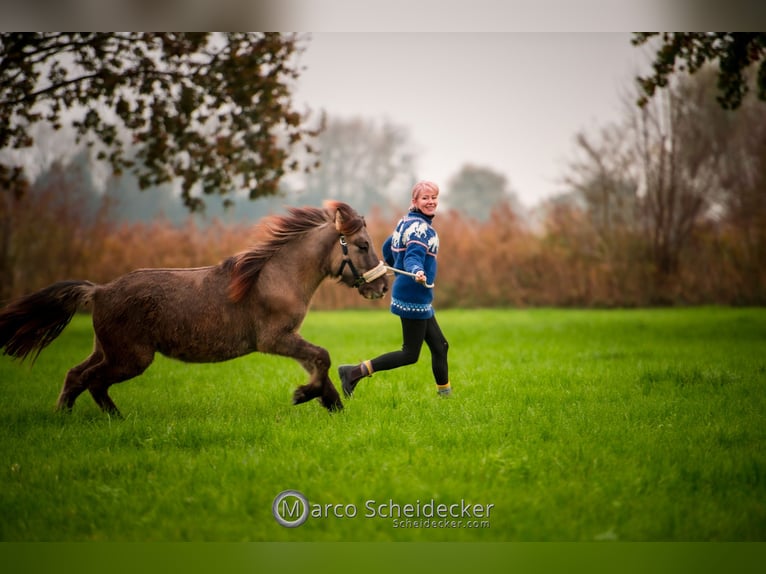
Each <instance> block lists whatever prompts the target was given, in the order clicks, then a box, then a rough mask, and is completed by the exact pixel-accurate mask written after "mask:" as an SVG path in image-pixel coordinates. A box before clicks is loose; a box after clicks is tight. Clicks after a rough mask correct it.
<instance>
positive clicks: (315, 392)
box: [0, 201, 388, 415]
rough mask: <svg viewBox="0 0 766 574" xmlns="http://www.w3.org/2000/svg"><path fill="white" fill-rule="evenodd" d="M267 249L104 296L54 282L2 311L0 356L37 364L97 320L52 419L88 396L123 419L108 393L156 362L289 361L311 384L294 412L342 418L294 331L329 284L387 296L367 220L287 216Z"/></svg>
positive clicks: (135, 280) (118, 283) (326, 364)
mask: <svg viewBox="0 0 766 574" xmlns="http://www.w3.org/2000/svg"><path fill="white" fill-rule="evenodd" d="M261 225H262V228H263V230H264V233H265V238H264V239H263V240H262V241H261V242H260V243H258V244H257V245H255V246H254V247H253V248H252V249H251V250H250V251H246V252H244V253H240V254H238V255H234V256H232V257H230V258H228V259H226V260H224V261H222V262H221V263H220V264H218V265H215V266H209V267H199V268H192V269H139V270H137V271H133V272H132V273H128V274H127V275H123V276H122V277H119V278H117V279H115V280H114V281H112V282H111V283H107V284H104V285H95V284H93V283H91V282H89V281H61V282H59V283H55V284H53V285H50V286H48V287H46V288H44V289H41V290H40V291H37V292H35V293H32V294H31V295H27V296H25V297H22V298H20V299H18V300H16V301H14V302H12V303H10V304H9V305H8V306H7V307H5V308H4V309H2V310H0V348H3V349H4V352H5V354H7V355H11V356H12V357H15V358H20V359H22V360H23V359H24V358H26V357H28V356H32V358H33V360H34V359H36V358H37V356H38V355H39V354H40V352H41V351H42V350H43V349H44V348H45V347H46V346H47V345H48V344H50V343H51V342H52V341H53V340H54V339H55V338H56V337H57V336H58V335H59V334H60V333H61V331H62V330H63V329H64V328H65V327H66V326H67V324H68V323H69V321H70V320H71V318H72V316H73V315H74V313H75V312H76V311H78V310H90V311H91V312H92V315H93V330H94V333H95V341H94V345H93V352H92V353H91V355H90V356H89V357H88V358H87V359H85V360H84V361H83V362H82V363H80V364H79V365H77V366H75V367H73V368H71V369H70V370H69V372H68V373H67V375H66V378H65V380H64V386H63V388H62V389H61V393H60V395H59V398H58V403H57V408H58V409H60V410H71V409H72V407H73V406H74V403H75V401H76V400H77V397H78V396H80V394H81V393H83V392H84V391H85V390H88V391H89V392H90V394H91V395H92V396H93V399H94V400H95V401H96V403H97V404H98V405H99V406H100V407H101V409H102V410H104V411H106V412H108V413H111V414H115V415H119V411H118V409H117V407H116V405H115V404H114V402H113V401H112V399H111V398H110V396H109V393H108V390H109V387H110V386H111V385H113V384H115V383H119V382H122V381H126V380H128V379H131V378H133V377H136V376H138V375H140V374H141V373H143V372H144V371H145V370H146V368H147V367H148V366H149V365H150V364H151V363H152V361H153V360H154V356H155V353H157V352H159V353H162V354H163V355H166V356H168V357H173V358H175V359H180V360H182V361H187V362H200V363H207V362H217V361H226V360H228V359H233V358H235V357H240V356H242V355H246V354H248V353H252V352H255V351H259V352H262V353H271V354H276V355H283V356H286V357H292V358H293V359H295V360H296V361H298V362H299V363H300V364H301V365H302V366H303V368H304V369H305V370H306V371H307V372H308V373H309V375H310V379H309V381H308V383H306V384H305V385H302V386H300V387H298V388H297V389H296V390H295V392H294V393H293V403H294V404H299V403H304V402H306V401H309V400H311V399H314V398H319V400H320V401H321V403H322V405H323V406H324V407H325V408H327V409H328V410H329V411H333V410H338V409H341V408H343V405H342V403H341V400H340V397H339V395H338V392H337V390H336V389H335V386H334V385H333V383H332V381H331V380H330V378H329V376H328V370H329V368H330V355H329V353H328V352H327V350H325V349H323V348H322V347H319V346H317V345H314V344H312V343H310V342H308V341H306V340H305V339H303V337H301V335H300V334H299V329H300V327H301V324H302V322H303V319H304V318H305V316H306V313H307V311H308V308H309V304H310V301H311V298H312V296H313V295H314V292H315V291H316V289H317V288H318V287H319V284H320V283H321V282H322V281H323V280H324V279H325V278H327V277H334V278H337V279H338V280H339V282H342V283H344V284H346V285H348V286H350V287H355V288H357V289H358V291H359V293H360V294H361V295H363V296H364V297H366V298H368V299H376V298H380V297H382V296H383V295H384V294H385V292H386V291H387V289H388V279H387V278H386V276H385V267H384V266H383V263H382V262H381V261H380V259H379V257H378V255H377V253H376V251H375V247H374V246H373V242H372V239H371V238H370V236H369V234H368V233H367V229H366V225H365V222H364V218H362V217H361V216H359V215H358V214H357V213H356V211H355V210H354V209H353V208H351V207H350V206H349V205H347V204H345V203H341V202H336V201H328V202H326V203H325V205H324V207H323V208H315V207H303V208H291V209H289V210H288V214H287V215H282V216H270V217H268V218H266V219H264V220H263V221H262V223H261Z"/></svg>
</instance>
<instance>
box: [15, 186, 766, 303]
mask: <svg viewBox="0 0 766 574" xmlns="http://www.w3.org/2000/svg"><path fill="white" fill-rule="evenodd" d="M75 189H76V187H74V186H70V185H68V184H67V182H66V181H53V182H51V183H50V184H49V186H48V187H47V188H45V189H40V190H37V192H36V193H35V194H34V196H25V197H22V198H19V199H14V200H13V201H12V202H11V203H10V204H9V203H6V204H5V206H4V208H3V210H4V211H3V213H2V214H0V215H2V222H3V225H4V228H3V230H2V231H3V237H4V238H5V239H4V243H3V253H2V265H1V266H0V270H1V271H2V277H1V278H2V298H3V300H4V301H5V300H8V299H10V298H12V297H16V296H19V295H22V294H25V293H29V292H31V291H33V290H36V289H39V288H41V287H44V286H46V285H48V284H50V283H52V282H54V281H59V280H62V279H88V280H91V281H94V282H99V283H103V282H107V281H110V280H112V279H114V278H116V277H118V276H120V275H122V274H124V273H127V272H129V271H131V270H133V269H137V268H142V267H195V266H202V265H210V264H215V263H218V262H219V261H221V260H222V259H223V258H225V257H228V256H229V255H232V254H234V253H237V252H239V251H242V250H244V249H247V248H248V247H249V246H250V245H252V244H253V242H254V241H255V240H256V238H255V235H254V231H255V223H256V222H252V225H249V224H248V225H243V224H236V225H234V224H231V225H229V224H226V225H225V224H223V223H221V222H220V221H213V222H212V223H211V222H208V223H205V224H202V223H199V222H198V220H196V219H193V218H191V217H190V219H189V220H188V221H187V222H186V223H185V224H183V225H174V224H172V223H170V221H168V220H166V219H163V218H161V217H160V218H158V219H155V220H153V221H151V222H149V223H118V222H115V221H114V220H113V219H112V217H111V216H110V206H109V204H108V203H107V202H104V203H103V204H102V205H100V206H95V207H93V206H91V207H90V208H88V209H86V208H84V207H83V202H82V198H81V197H78V194H77V192H76V191H75ZM395 219H396V218H392V217H391V216H384V215H382V214H381V213H377V212H373V213H369V214H367V217H366V220H367V225H368V228H369V230H370V232H371V235H372V237H373V239H374V240H375V242H376V247H377V249H378V250H379V249H380V246H381V245H382V243H383V240H384V239H385V238H386V236H387V235H388V233H390V230H391V229H392V228H393V226H394V224H395V223H396V221H395ZM765 223H766V222H761V224H760V225H757V226H755V227H753V226H750V227H749V231H747V230H743V229H742V228H740V227H738V226H737V225H735V224H734V222H727V221H725V220H724V221H718V222H707V223H704V224H700V225H699V226H698V227H697V228H695V232H694V234H693V238H692V241H691V242H690V244H689V246H688V247H687V248H686V249H685V251H684V252H683V253H682V254H681V262H680V263H681V264H680V268H679V271H678V272H677V273H675V274H673V275H671V276H661V275H660V274H658V272H657V270H656V269H655V267H654V265H653V264H652V262H651V261H652V260H651V257H650V249H649V246H648V244H647V242H646V241H645V239H644V238H643V237H642V236H641V234H640V233H639V232H635V231H634V232H629V231H627V230H626V231H624V232H614V233H613V234H612V235H611V236H610V237H609V240H608V241H605V240H604V237H603V236H601V235H599V233H598V232H597V231H596V230H595V229H594V228H593V226H592V225H591V224H590V222H589V219H588V217H587V216H586V214H585V213H584V212H583V211H581V210H579V209H577V208H576V207H575V206H572V205H553V206H549V207H548V209H547V210H546V213H545V215H544V217H543V219H542V223H541V225H540V226H538V228H537V229H534V230H533V229H530V227H529V225H528V224H527V222H525V221H523V220H520V219H519V218H518V217H517V216H516V215H515V214H514V212H513V211H512V210H511V208H510V207H507V206H504V205H500V206H499V207H497V208H496V209H495V210H494V212H493V213H492V215H491V217H490V218H489V219H488V220H486V221H476V220H473V219H471V218H468V217H466V216H465V215H462V214H461V213H459V212H457V211H454V210H445V211H443V212H441V213H439V215H438V216H437V218H436V220H435V221H434V225H435V227H436V229H437V230H438V232H439V236H440V244H441V246H440V252H439V275H438V278H437V281H436V305H437V306H438V307H439V308H449V307H501V306H502V307H505V306H513V307H527V306H577V307H618V306H619V307H626V306H627V307H632V306H646V305H669V304H674V305H696V304H757V305H760V304H764V303H766V287H765V286H766V272H765V271H764V268H766V267H765V266H764V265H763V263H764V258H766V253H764V249H763V246H764V239H766V237H764V232H763V229H766V225H763V224H765ZM753 229H755V232H754V231H753ZM758 230H760V231H758ZM745 231H747V233H746V232H745ZM387 304H388V302H387V300H384V301H381V302H369V301H366V300H364V299H362V298H361V297H359V296H358V295H357V294H356V293H355V291H354V290H352V289H348V288H347V287H345V286H339V285H336V284H335V282H334V281H333V280H328V281H326V282H325V283H324V284H323V285H322V286H321V287H320V289H319V291H318V293H317V295H316V297H315V300H314V308H321V309H339V308H347V307H356V308H386V307H387Z"/></svg>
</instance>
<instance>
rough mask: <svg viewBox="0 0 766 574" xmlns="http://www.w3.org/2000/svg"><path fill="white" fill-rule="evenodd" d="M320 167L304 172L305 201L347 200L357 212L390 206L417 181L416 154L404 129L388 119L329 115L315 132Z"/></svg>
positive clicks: (302, 197)
mask: <svg viewBox="0 0 766 574" xmlns="http://www.w3.org/2000/svg"><path fill="white" fill-rule="evenodd" d="M317 149H318V153H319V158H320V164H319V167H318V168H317V169H315V170H313V171H312V172H311V173H309V174H307V175H306V176H305V182H304V183H305V190H304V191H303V192H302V193H301V194H300V198H301V199H302V200H303V201H304V202H308V203H315V204H319V203H321V201H322V200H323V199H328V198H332V199H339V200H343V201H348V202H349V203H351V204H352V205H353V206H354V208H355V209H357V210H358V211H359V212H362V213H363V212H367V211H369V210H370V209H371V208H373V207H377V208H378V209H382V210H383V211H386V210H387V208H388V207H389V204H390V202H391V198H392V197H394V198H395V200H396V204H397V205H401V201H402V197H403V196H404V197H409V196H408V193H409V190H410V188H411V187H412V185H413V184H414V183H415V181H416V179H415V178H416V176H415V166H414V164H415V154H414V152H413V150H412V144H411V142H410V139H409V133H408V132H407V130H406V129H404V128H402V127H400V126H397V125H395V124H392V123H390V122H388V121H383V122H382V123H378V122H375V121H372V120H365V119H362V118H350V119H343V118H329V119H328V121H327V126H326V128H325V129H324V131H323V132H322V133H321V134H320V135H319V136H318V137H317Z"/></svg>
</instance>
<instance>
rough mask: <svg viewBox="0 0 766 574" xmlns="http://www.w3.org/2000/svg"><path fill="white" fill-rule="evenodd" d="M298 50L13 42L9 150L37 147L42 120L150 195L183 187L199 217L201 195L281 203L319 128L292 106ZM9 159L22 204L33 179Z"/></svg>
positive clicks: (0, 65) (7, 64)
mask: <svg viewBox="0 0 766 574" xmlns="http://www.w3.org/2000/svg"><path fill="white" fill-rule="evenodd" d="M300 49H301V48H300V46H299V38H298V37H297V36H296V35H286V34H276V33H226V34H214V33H3V34H1V35H0V151H3V150H20V149H24V148H29V147H31V146H32V145H34V143H35V142H34V139H33V138H32V136H31V135H30V134H31V133H32V132H31V128H32V127H33V126H34V125H35V124H37V123H38V122H47V123H49V124H50V125H51V126H53V127H54V128H55V129H60V128H61V127H62V126H63V125H64V124H70V125H72V126H73V127H74V129H75V132H76V139H77V142H78V143H79V142H81V141H84V142H86V143H87V145H89V146H96V149H98V152H97V158H98V159H100V160H103V161H107V162H108V163H109V164H110V165H111V167H112V169H113V170H114V172H115V173H117V174H119V173H122V172H123V171H125V170H127V169H130V170H132V171H133V173H134V174H135V175H136V177H137V178H138V181H139V185H140V187H141V188H142V189H145V188H148V187H151V186H156V185H160V184H163V183H167V182H170V181H172V180H174V179H179V180H180V181H181V189H182V197H183V201H184V203H185V204H186V205H187V207H188V208H189V209H191V210H200V209H203V208H204V200H203V199H202V198H201V197H200V196H199V195H198V194H197V195H195V194H194V191H195V189H199V190H201V191H202V193H203V194H205V195H211V194H218V195H222V196H225V195H226V194H228V193H230V192H231V191H232V190H233V189H235V188H244V189H248V190H249V194H250V197H251V198H256V197H260V196H268V195H273V194H275V193H277V191H278V185H279V181H280V178H281V177H282V176H283V175H285V173H287V172H288V171H297V170H299V169H301V167H305V166H301V165H300V164H299V162H298V161H291V160H290V157H291V152H292V151H293V150H295V149H296V148H297V147H298V145H299V144H303V145H304V146H305V150H306V151H307V152H308V155H309V156H310V155H311V152H312V149H311V146H310V143H309V142H308V140H309V139H310V138H311V137H312V136H314V135H316V133H317V131H318V130H314V129H311V128H310V127H309V126H308V125H307V124H308V112H306V113H305V114H302V113H299V112H297V111H296V110H295V109H294V108H293V103H292V99H291V82H292V81H294V80H295V79H296V78H297V77H298V76H299V70H298V69H297V64H296V58H295V56H296V55H297V53H298V52H299V51H300ZM9 157H11V156H10V154H7V153H6V154H3V155H2V156H0V188H3V189H6V190H10V191H12V192H13V193H15V194H16V195H17V196H18V195H20V194H21V193H23V191H24V189H25V187H26V185H28V182H27V181H26V178H25V173H24V168H23V166H20V165H14V162H13V161H11V160H9V159H8V158H9ZM225 203H228V200H226V201H225Z"/></svg>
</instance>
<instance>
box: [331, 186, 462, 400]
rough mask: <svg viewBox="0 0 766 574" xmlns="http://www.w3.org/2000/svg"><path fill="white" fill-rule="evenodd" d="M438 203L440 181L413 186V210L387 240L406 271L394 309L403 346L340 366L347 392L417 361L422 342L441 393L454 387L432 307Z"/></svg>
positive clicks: (393, 262)
mask: <svg viewBox="0 0 766 574" xmlns="http://www.w3.org/2000/svg"><path fill="white" fill-rule="evenodd" d="M438 204H439V187H438V186H437V185H436V184H435V183H433V182H431V181H420V182H418V183H416V184H415V186H414V187H413V188H412V203H411V205H410V211H409V213H408V214H407V215H405V216H404V217H403V218H402V219H401V220H400V221H399V223H398V224H397V225H396V228H395V229H394V232H393V233H392V234H391V236H390V237H389V238H388V239H386V241H385V242H384V243H383V249H382V250H383V257H384V259H385V260H386V263H387V264H388V265H389V266H391V267H394V268H395V269H398V270H400V271H403V272H405V273H406V274H405V273H402V274H397V276H396V280H395V281H394V288H393V291H392V298H391V312H392V313H393V314H394V315H398V316H399V318H400V319H401V322H402V339H403V343H402V348H401V350H400V351H392V352H390V353H386V354H384V355H380V356H379V357H376V358H374V359H371V360H368V361H363V362H361V363H359V364H358V365H341V366H339V367H338V375H339V376H340V380H341V383H342V386H343V392H344V394H345V395H346V396H347V397H350V396H351V395H352V394H353V392H354V389H355V388H356V385H357V384H358V383H359V381H360V380H361V379H362V378H363V377H369V376H371V375H372V374H373V373H374V372H376V371H387V370H390V369H396V368H397V367H402V366H404V365H411V364H413V363H416V362H417V360H418V357H419V356H420V349H421V347H422V346H423V341H425V343H426V345H428V348H429V349H430V351H431V368H432V370H433V374H434V379H435V381H436V388H437V392H438V393H439V394H440V395H442V396H446V395H449V394H450V393H451V392H452V387H451V386H450V381H449V368H448V365H447V349H448V348H449V345H448V343H447V340H446V339H445V338H444V335H443V334H442V331H441V329H440V328H439V323H437V322H436V317H435V315H434V309H433V307H432V306H431V302H432V301H433V298H434V292H433V285H434V281H435V280H436V255H437V253H438V251H439V236H438V235H437V234H436V231H435V230H434V228H433V227H431V221H432V220H433V218H434V215H435V214H436V207H437V206H438Z"/></svg>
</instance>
